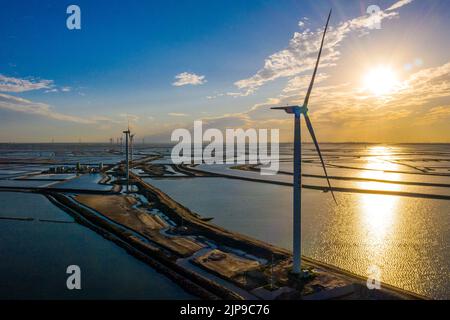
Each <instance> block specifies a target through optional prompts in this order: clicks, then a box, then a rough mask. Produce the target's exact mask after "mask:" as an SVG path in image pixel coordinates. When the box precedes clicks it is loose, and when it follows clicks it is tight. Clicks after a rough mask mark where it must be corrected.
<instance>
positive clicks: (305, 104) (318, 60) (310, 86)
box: [303, 9, 331, 107]
mask: <svg viewBox="0 0 450 320" xmlns="http://www.w3.org/2000/svg"><path fill="white" fill-rule="evenodd" d="M330 18H331V9H330V13H329V14H328V19H327V24H326V25H325V30H324V31H323V36H322V43H321V44H320V50H319V55H318V56H317V61H316V67H315V68H314V73H313V76H312V79H311V83H310V84H309V88H308V92H307V93H306V97H305V102H304V103H303V105H304V106H305V107H307V106H308V102H309V96H310V95H311V91H312V89H313V86H314V80H315V78H316V73H317V69H318V68H319V62H320V56H321V55H322V48H323V43H324V41H325V34H326V33H327V29H328V23H329V22H330Z"/></svg>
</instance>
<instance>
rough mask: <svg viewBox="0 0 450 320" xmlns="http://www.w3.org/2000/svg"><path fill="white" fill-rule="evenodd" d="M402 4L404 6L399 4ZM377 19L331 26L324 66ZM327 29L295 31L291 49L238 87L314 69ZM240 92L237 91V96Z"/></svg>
mask: <svg viewBox="0 0 450 320" xmlns="http://www.w3.org/2000/svg"><path fill="white" fill-rule="evenodd" d="M398 7H400V6H398ZM397 15H398V13H397V12H389V13H387V12H383V11H381V12H380V13H379V16H378V18H377V19H379V20H378V21H380V22H381V21H382V20H384V19H392V18H394V17H395V16H397ZM373 22H374V21H373V18H372V17H371V16H370V15H365V16H361V17H357V18H354V19H350V20H347V21H344V22H341V23H340V24H339V25H338V26H336V27H330V28H329V32H328V34H327V41H326V43H325V46H324V50H323V53H322V60H321V66H322V68H324V67H330V66H334V65H335V64H336V62H337V61H338V60H339V58H340V51H339V50H338V48H339V46H340V44H341V43H342V41H343V40H344V39H345V38H346V37H347V35H348V34H349V33H351V32H361V33H364V32H366V31H367V30H368V29H369V28H370V27H372V26H373ZM322 33H323V29H319V30H316V31H310V30H309V29H306V30H303V31H302V32H295V33H294V35H293V37H292V38H291V40H290V42H289V45H288V46H287V48H285V49H283V50H281V51H278V52H276V53H274V54H272V55H270V56H269V57H267V58H266V59H265V61H264V66H263V68H261V69H260V70H258V72H256V74H254V75H253V76H251V77H249V78H245V79H242V80H239V81H236V82H235V86H236V87H237V88H238V89H239V90H241V91H240V94H241V95H242V96H245V95H249V94H252V93H254V92H255V91H256V90H257V89H258V88H259V87H261V86H263V85H264V84H266V83H267V82H270V81H274V80H276V79H279V78H285V77H287V78H291V77H295V76H298V75H300V74H301V73H303V72H306V71H309V70H312V69H313V68H314V64H315V61H316V58H317V52H318V50H319V47H320V42H321V37H322ZM237 94H238V93H234V95H237Z"/></svg>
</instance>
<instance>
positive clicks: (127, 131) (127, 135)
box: [123, 126, 131, 193]
mask: <svg viewBox="0 0 450 320" xmlns="http://www.w3.org/2000/svg"><path fill="white" fill-rule="evenodd" d="M123 133H124V134H125V170H126V172H125V173H126V179H127V189H126V190H127V193H128V192H129V191H130V159H129V143H128V141H129V138H130V133H131V132H130V126H128V129H127V130H126V131H124V132H123Z"/></svg>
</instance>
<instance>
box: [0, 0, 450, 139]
mask: <svg viewBox="0 0 450 320" xmlns="http://www.w3.org/2000/svg"><path fill="white" fill-rule="evenodd" d="M70 4H76V5H78V6H79V7H80V8H81V24H82V29H81V30H68V29H67V28H66V19H67V17H68V15H67V14H66V8H67V7H68V6H69V5H70ZM370 4H377V5H378V6H379V7H380V8H381V9H382V10H384V13H383V14H385V16H383V17H382V22H381V25H382V28H381V29H380V30H372V29H370V28H367V21H366V20H362V19H364V16H366V12H365V11H366V8H367V7H368V5H370ZM393 5H394V7H392V6H393ZM1 7H2V10H1V11H0V40H1V43H2V45H1V50H0V75H1V76H2V78H0V123H1V126H0V141H3V142H9V141H19V142H28V141H30V142H31V141H37V142H47V141H50V140H51V139H54V140H55V141H61V142H65V141H78V140H79V139H82V140H83V141H108V139H109V138H110V137H116V136H117V135H118V134H119V132H120V130H121V129H122V128H123V127H124V126H126V122H127V120H126V119H127V114H128V119H130V121H131V123H132V127H133V128H134V130H135V131H136V132H137V134H138V136H140V137H146V139H147V140H148V141H152V140H153V141H168V140H169V139H170V132H171V131H172V130H173V129H175V128H178V127H187V128H189V127H190V126H192V122H193V121H194V120H198V119H203V120H204V121H205V122H207V123H208V124H209V125H210V126H216V127H218V128H222V127H224V126H235V127H267V128H280V129H281V130H282V137H284V139H285V140H289V139H290V135H289V132H290V122H289V119H287V117H285V116H284V115H281V114H273V113H269V112H267V110H268V108H269V107H270V104H274V105H275V104H279V103H283V104H284V103H291V102H299V103H300V102H301V98H302V97H301V94H302V90H303V89H304V88H303V82H304V81H303V80H304V79H308V77H309V75H310V74H311V67H310V65H311V63H310V62H309V60H308V59H310V58H313V57H314V56H315V54H316V51H317V50H315V48H314V45H315V43H316V38H318V36H319V35H320V33H321V31H320V30H317V29H318V28H323V24H324V21H325V18H326V14H327V12H328V10H329V8H333V10H334V13H333V18H332V22H331V25H332V33H330V38H329V40H330V41H331V43H332V45H333V46H334V47H332V46H331V45H330V47H329V48H326V52H325V57H324V61H323V65H322V69H321V70H320V71H319V72H321V73H322V76H323V80H322V81H319V82H318V86H317V90H318V91H317V98H316V100H315V101H314V100H313V101H312V103H313V102H315V104H316V106H314V105H312V108H316V109H314V110H311V111H312V116H313V119H314V118H317V119H314V120H316V122H317V123H318V124H317V125H318V127H319V128H320V129H321V130H320V132H319V133H318V135H319V137H321V138H322V139H323V140H326V141H348V140H349V139H350V138H351V136H350V135H349V134H350V133H349V130H348V127H351V128H353V130H361V132H363V134H362V135H361V139H363V140H371V141H377V140H379V141H390V140H392V141H391V142H415V141H419V142H430V141H443V142H450V138H449V131H448V129H446V127H447V126H446V125H445V123H444V122H443V120H442V119H447V120H448V116H449V114H450V112H448V110H449V107H448V106H449V99H448V94H449V93H448V91H446V90H447V87H446V85H447V82H445V85H443V86H440V89H441V91H442V92H438V93H436V92H434V91H435V90H432V91H433V94H434V96H432V97H429V99H427V100H426V101H418V100H417V97H416V95H415V93H414V92H417V90H418V89H420V88H422V89H423V88H428V89H423V90H428V91H424V92H422V94H421V96H424V95H427V94H428V93H430V88H429V84H430V83H433V81H436V79H435V78H430V79H428V78H427V79H425V80H424V79H422V78H423V77H422V78H419V80H420V79H422V80H421V81H422V82H417V81H418V80H417V79H418V76H420V75H421V74H420V72H425V73H426V74H427V75H432V74H434V75H436V77H438V78H437V79H438V80H439V79H441V78H442V79H444V80H443V81H448V80H449V79H450V77H448V78H449V79H447V73H446V70H447V68H446V67H445V66H446V63H448V62H450V56H449V54H448V52H449V49H450V48H449V41H448V34H447V33H448V32H447V30H450V19H449V18H450V17H449V12H450V10H449V9H450V3H449V2H448V1H445V0H442V1H439V0H430V1H418V0H415V1H410V0H401V1H362V0H348V1H343V0H342V1H337V0H335V1H329V0H319V1H301V0H297V1H294V0H283V1H280V0H278V1H277V0H264V1H263V0H251V1H237V0H226V1H222V0H215V1H203V0H196V1H193V0H191V1H180V0H177V1H171V0H169V1H137V0H129V1H81V0H77V1H61V0H54V1H34V0H27V1H2V4H1ZM390 8H393V9H391V10H389V9H390ZM305 18H306V19H305ZM355 19H360V20H355ZM349 21H353V24H349V25H348V26H346V25H345V23H349ZM358 21H359V22H358ZM357 23H361V24H365V25H364V26H360V25H359V24H358V26H355V24H357ZM333 28H334V32H333ZM306 29H309V30H310V31H309V33H308V31H306ZM295 33H298V35H297V40H295V37H296V36H295ZM293 39H294V40H295V41H298V42H299V43H297V42H296V43H294V44H292V41H293ZM290 43H291V45H290ZM308 43H309V44H308ZM286 48H287V51H284V50H286ZM301 50H303V51H301ZM308 50H311V51H308ZM327 50H328V51H327ZM286 52H287V55H286V54H285V53H286ZM292 55H293V56H292ZM289 57H290V58H289ZM280 59H281V60H282V61H281V62H280ZM267 61H269V64H267ZM289 63H290V64H292V65H289ZM265 64H266V66H265ZM277 64H280V66H281V67H280V66H278V65H277ZM376 65H388V66H389V68H392V69H393V70H394V71H395V75H396V76H395V78H396V79H395V82H392V87H393V88H392V89H390V90H389V92H386V93H385V94H384V95H383V97H379V96H378V97H369V96H367V94H366V95H364V94H363V93H361V92H362V91H358V92H360V94H361V97H360V98H361V99H362V102H361V99H358V100H357V101H353V100H352V101H348V103H351V104H352V107H353V109H346V108H347V107H348V106H342V108H341V107H340V106H341V104H340V103H342V101H346V102H347V100H348V99H350V98H354V96H355V93H354V92H353V91H352V90H356V89H355V88H357V87H358V84H359V82H361V81H359V80H360V78H363V77H364V76H363V75H364V74H365V73H367V72H369V73H370V68H371V66H373V68H375V66H376ZM437 68H442V69H437ZM449 69H450V68H449ZM368 70H369V71H368ZM424 70H425V71H424ZM427 70H428V71H427ZM442 72H444V75H442ZM177 75H179V79H183V80H184V82H183V81H182V82H181V83H179V84H183V85H178V86H177V85H174V84H175V83H176V81H177V79H176V78H175V77H176V76H177ZM303 77H304V79H303ZM319 80H320V79H319ZM415 81H416V82H415ZM346 85H347V86H351V88H352V90H350V89H349V88H347V87H345V88H342V86H346ZM394 87H395V88H394ZM287 88H291V89H292V90H287ZM366 89H367V88H366ZM328 96H335V97H337V98H338V99H339V101H336V102H334V101H333V102H332V105H330V102H329V101H328V100H327V97H328ZM409 100H411V101H413V102H414V103H413V104H412V105H410V106H408V105H406V104H405V103H406V101H409ZM357 107H358V108H359V109H354V108H357ZM381 107H383V108H384V110H386V114H388V117H387V119H388V120H389V121H390V122H389V124H386V126H387V127H386V130H384V133H382V134H381V133H380V132H377V130H379V129H377V130H375V129H374V130H370V129H368V128H366V126H365V125H366V124H367V123H368V122H367V121H364V119H361V117H362V115H367V119H368V121H377V120H376V114H377V110H379V108H381ZM362 108H365V109H363V111H364V112H361V109H362ZM255 110H258V112H255ZM334 110H339V112H338V113H336V112H334ZM313 111H314V112H313ZM344 111H345V112H349V113H351V115H352V117H349V118H351V119H350V120H348V119H347V117H343V116H342V119H340V118H339V117H337V114H341V113H343V112H344ZM430 113H431V114H437V115H438V116H436V117H434V119H431V118H427V119H428V120H427V121H425V123H422V122H421V121H423V120H420V121H419V122H420V123H422V124H421V125H422V126H424V127H425V126H427V125H428V124H430V123H435V122H437V123H436V126H435V128H436V132H435V133H433V134H432V135H430V136H424V135H423V134H417V135H415V136H412V137H411V136H410V135H409V134H408V132H410V129H411V127H410V126H411V120H412V119H416V118H417V119H422V118H423V117H422V115H427V114H430ZM327 115H328V116H327ZM348 121H350V122H348ZM430 121H431V122H430ZM378 127H379V125H378ZM388 133H389V135H388ZM394 136H395V137H399V138H398V139H395V138H389V137H394ZM397 140H398V141H397Z"/></svg>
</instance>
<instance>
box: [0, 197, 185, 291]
mask: <svg viewBox="0 0 450 320" xmlns="http://www.w3.org/2000/svg"><path fill="white" fill-rule="evenodd" d="M0 203H1V204H2V207H1V209H0V216H1V217H32V218H35V220H34V221H11V220H0V274H1V275H2V276H1V277H0V299H192V298H194V297H193V296H191V295H190V294H188V293H186V292H185V291H184V290H182V289H181V288H180V287H179V286H177V285H176V284H175V283H173V282H172V281H170V280H169V279H168V278H166V277H165V276H164V275H162V274H160V273H158V272H156V271H155V270H153V269H152V268H150V267H149V266H148V265H146V264H144V263H142V262H140V261H139V260H137V259H135V258H134V257H132V256H131V255H129V254H127V253H126V251H125V250H123V249H122V248H120V247H119V246H117V245H116V244H114V243H113V242H110V241H108V240H106V239H104V238H102V237H101V236H99V235H98V234H96V233H95V232H93V231H91V230H90V229H88V228H85V227H83V226H80V225H78V224H76V223H65V224H62V223H49V222H40V221H39V219H45V220H57V221H66V222H71V221H73V219H72V218H71V217H70V216H69V215H67V214H66V213H65V212H63V211H61V210H60V209H59V208H57V207H55V206H53V205H52V204H51V203H50V202H49V201H48V200H47V199H46V198H45V197H44V196H42V195H38V194H26V193H10V192H0ZM69 265H78V266H80V268H81V281H82V282H81V286H82V290H79V291H77V290H75V291H69V290H67V289H66V279H67V276H68V275H67V274H66V268H67V267H68V266H69Z"/></svg>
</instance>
